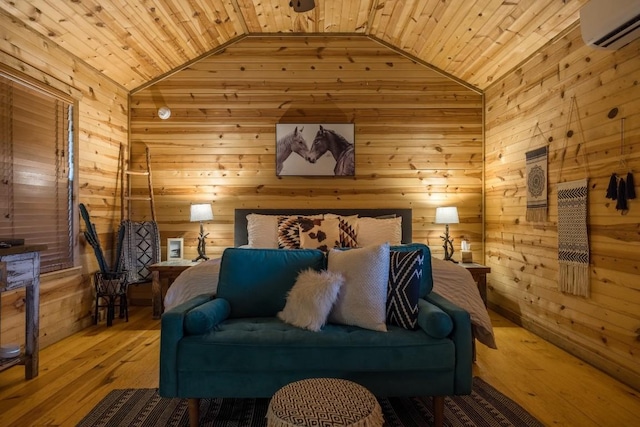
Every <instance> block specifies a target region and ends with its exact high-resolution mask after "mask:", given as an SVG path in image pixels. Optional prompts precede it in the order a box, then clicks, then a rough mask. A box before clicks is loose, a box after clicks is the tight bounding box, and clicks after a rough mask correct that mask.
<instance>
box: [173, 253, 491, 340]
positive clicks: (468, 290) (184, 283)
mask: <svg viewBox="0 0 640 427" xmlns="http://www.w3.org/2000/svg"><path fill="white" fill-rule="evenodd" d="M431 266H432V269H433V290H434V292H436V293H438V294H440V295H442V296H443V297H445V298H446V299H448V300H449V301H451V302H453V303H454V304H456V305H458V306H460V307H462V308H464V309H465V310H467V311H468V312H469V314H470V316H471V324H472V328H473V331H474V334H475V337H476V338H477V339H478V341H480V342H481V343H483V344H484V345H486V346H488V347H491V348H497V347H496V343H495V337H494V335H493V327H492V326H491V319H490V318H489V313H488V312H487V309H486V308H485V306H484V303H483V302H482V298H481V297H480V291H479V290H478V287H477V286H476V284H475V282H474V280H473V278H472V277H471V273H469V271H467V269H465V268H463V267H460V266H459V265H457V264H454V263H452V262H450V261H443V260H441V259H437V258H431ZM219 272H220V258H215V259H210V260H208V261H205V262H202V263H200V264H198V265H195V266H193V267H191V268H188V269H186V270H185V271H183V272H182V273H181V274H180V275H179V276H178V277H177V278H176V280H175V281H174V282H173V284H172V285H171V286H170V287H169V290H168V291H167V294H166V295H165V297H164V306H165V310H170V309H171V308H173V307H175V306H177V305H178V304H182V303H183V302H185V301H188V300H190V299H191V298H193V297H195V296H198V295H201V294H211V295H214V294H215V293H216V290H217V288H218V273H219Z"/></svg>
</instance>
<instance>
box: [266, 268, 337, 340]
mask: <svg viewBox="0 0 640 427" xmlns="http://www.w3.org/2000/svg"><path fill="white" fill-rule="evenodd" d="M343 284H344V277H343V275H342V274H340V273H336V272H331V271H326V270H323V271H316V270H313V269H307V270H304V271H302V272H300V274H298V278H297V279H296V283H295V284H294V285H293V288H291V290H290V291H289V295H288V296H287V303H286V304H285V306H284V309H283V310H282V311H281V312H279V313H278V318H280V320H282V321H283V322H285V323H289V324H290V325H293V326H297V327H299V328H304V329H309V330H310V331H315V332H317V331H319V330H320V329H321V328H322V327H323V326H324V324H325V323H326V322H327V316H328V315H329V312H330V311H331V307H333V303H334V302H335V300H336V298H337V297H338V292H339V291H340V288H341V287H342V285H343Z"/></svg>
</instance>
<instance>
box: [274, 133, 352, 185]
mask: <svg viewBox="0 0 640 427" xmlns="http://www.w3.org/2000/svg"><path fill="white" fill-rule="evenodd" d="M355 146H356V144H355V125H354V124H353V123H278V124H276V175H277V176H355V169H356V168H355Z"/></svg>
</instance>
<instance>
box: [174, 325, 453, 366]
mask: <svg viewBox="0 0 640 427" xmlns="http://www.w3.org/2000/svg"><path fill="white" fill-rule="evenodd" d="M177 357H178V363H177V365H178V366H179V367H180V368H179V369H180V371H183V372H188V371H191V370H194V371H201V372H202V371H208V372H230V371H233V370H237V371H242V372H276V371H282V372H288V371H296V370H304V371H305V372H312V371H328V370H334V371H345V372H346V371H350V372H367V371H369V372H377V371H450V370H452V369H453V363H452V362H451V361H452V360H454V359H455V346H454V343H453V341H451V340H449V339H436V338H433V337H430V336H429V335H427V334H426V333H424V331H422V330H420V329H418V330H415V331H409V330H406V329H403V328H401V327H398V326H389V330H388V332H378V331H372V330H368V329H362V328H359V327H357V326H347V325H335V324H327V325H326V326H325V327H324V328H323V329H322V330H321V331H320V332H312V331H308V330H305V329H300V328H297V327H295V326H291V325H287V324H285V323H283V322H282V321H280V320H279V319H277V318H274V317H264V318H245V319H227V320H226V321H224V322H223V323H221V324H219V325H218V326H217V328H216V329H215V330H212V331H210V332H208V333H207V334H204V335H200V336H188V337H185V338H183V339H182V340H181V341H180V343H179V346H178V354H177Z"/></svg>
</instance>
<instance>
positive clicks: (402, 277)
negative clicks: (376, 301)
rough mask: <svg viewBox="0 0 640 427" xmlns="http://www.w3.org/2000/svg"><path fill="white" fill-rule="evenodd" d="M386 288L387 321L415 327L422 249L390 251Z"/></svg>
mask: <svg viewBox="0 0 640 427" xmlns="http://www.w3.org/2000/svg"><path fill="white" fill-rule="evenodd" d="M390 261H391V262H390V264H389V287H388V288H387V323H388V324H392V325H397V326H401V327H403V328H405V329H415V328H416V325H417V323H418V299H419V295H420V281H421V280H422V264H423V263H424V254H423V253H422V249H418V250H416V251H411V252H398V251H391V260H390Z"/></svg>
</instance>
